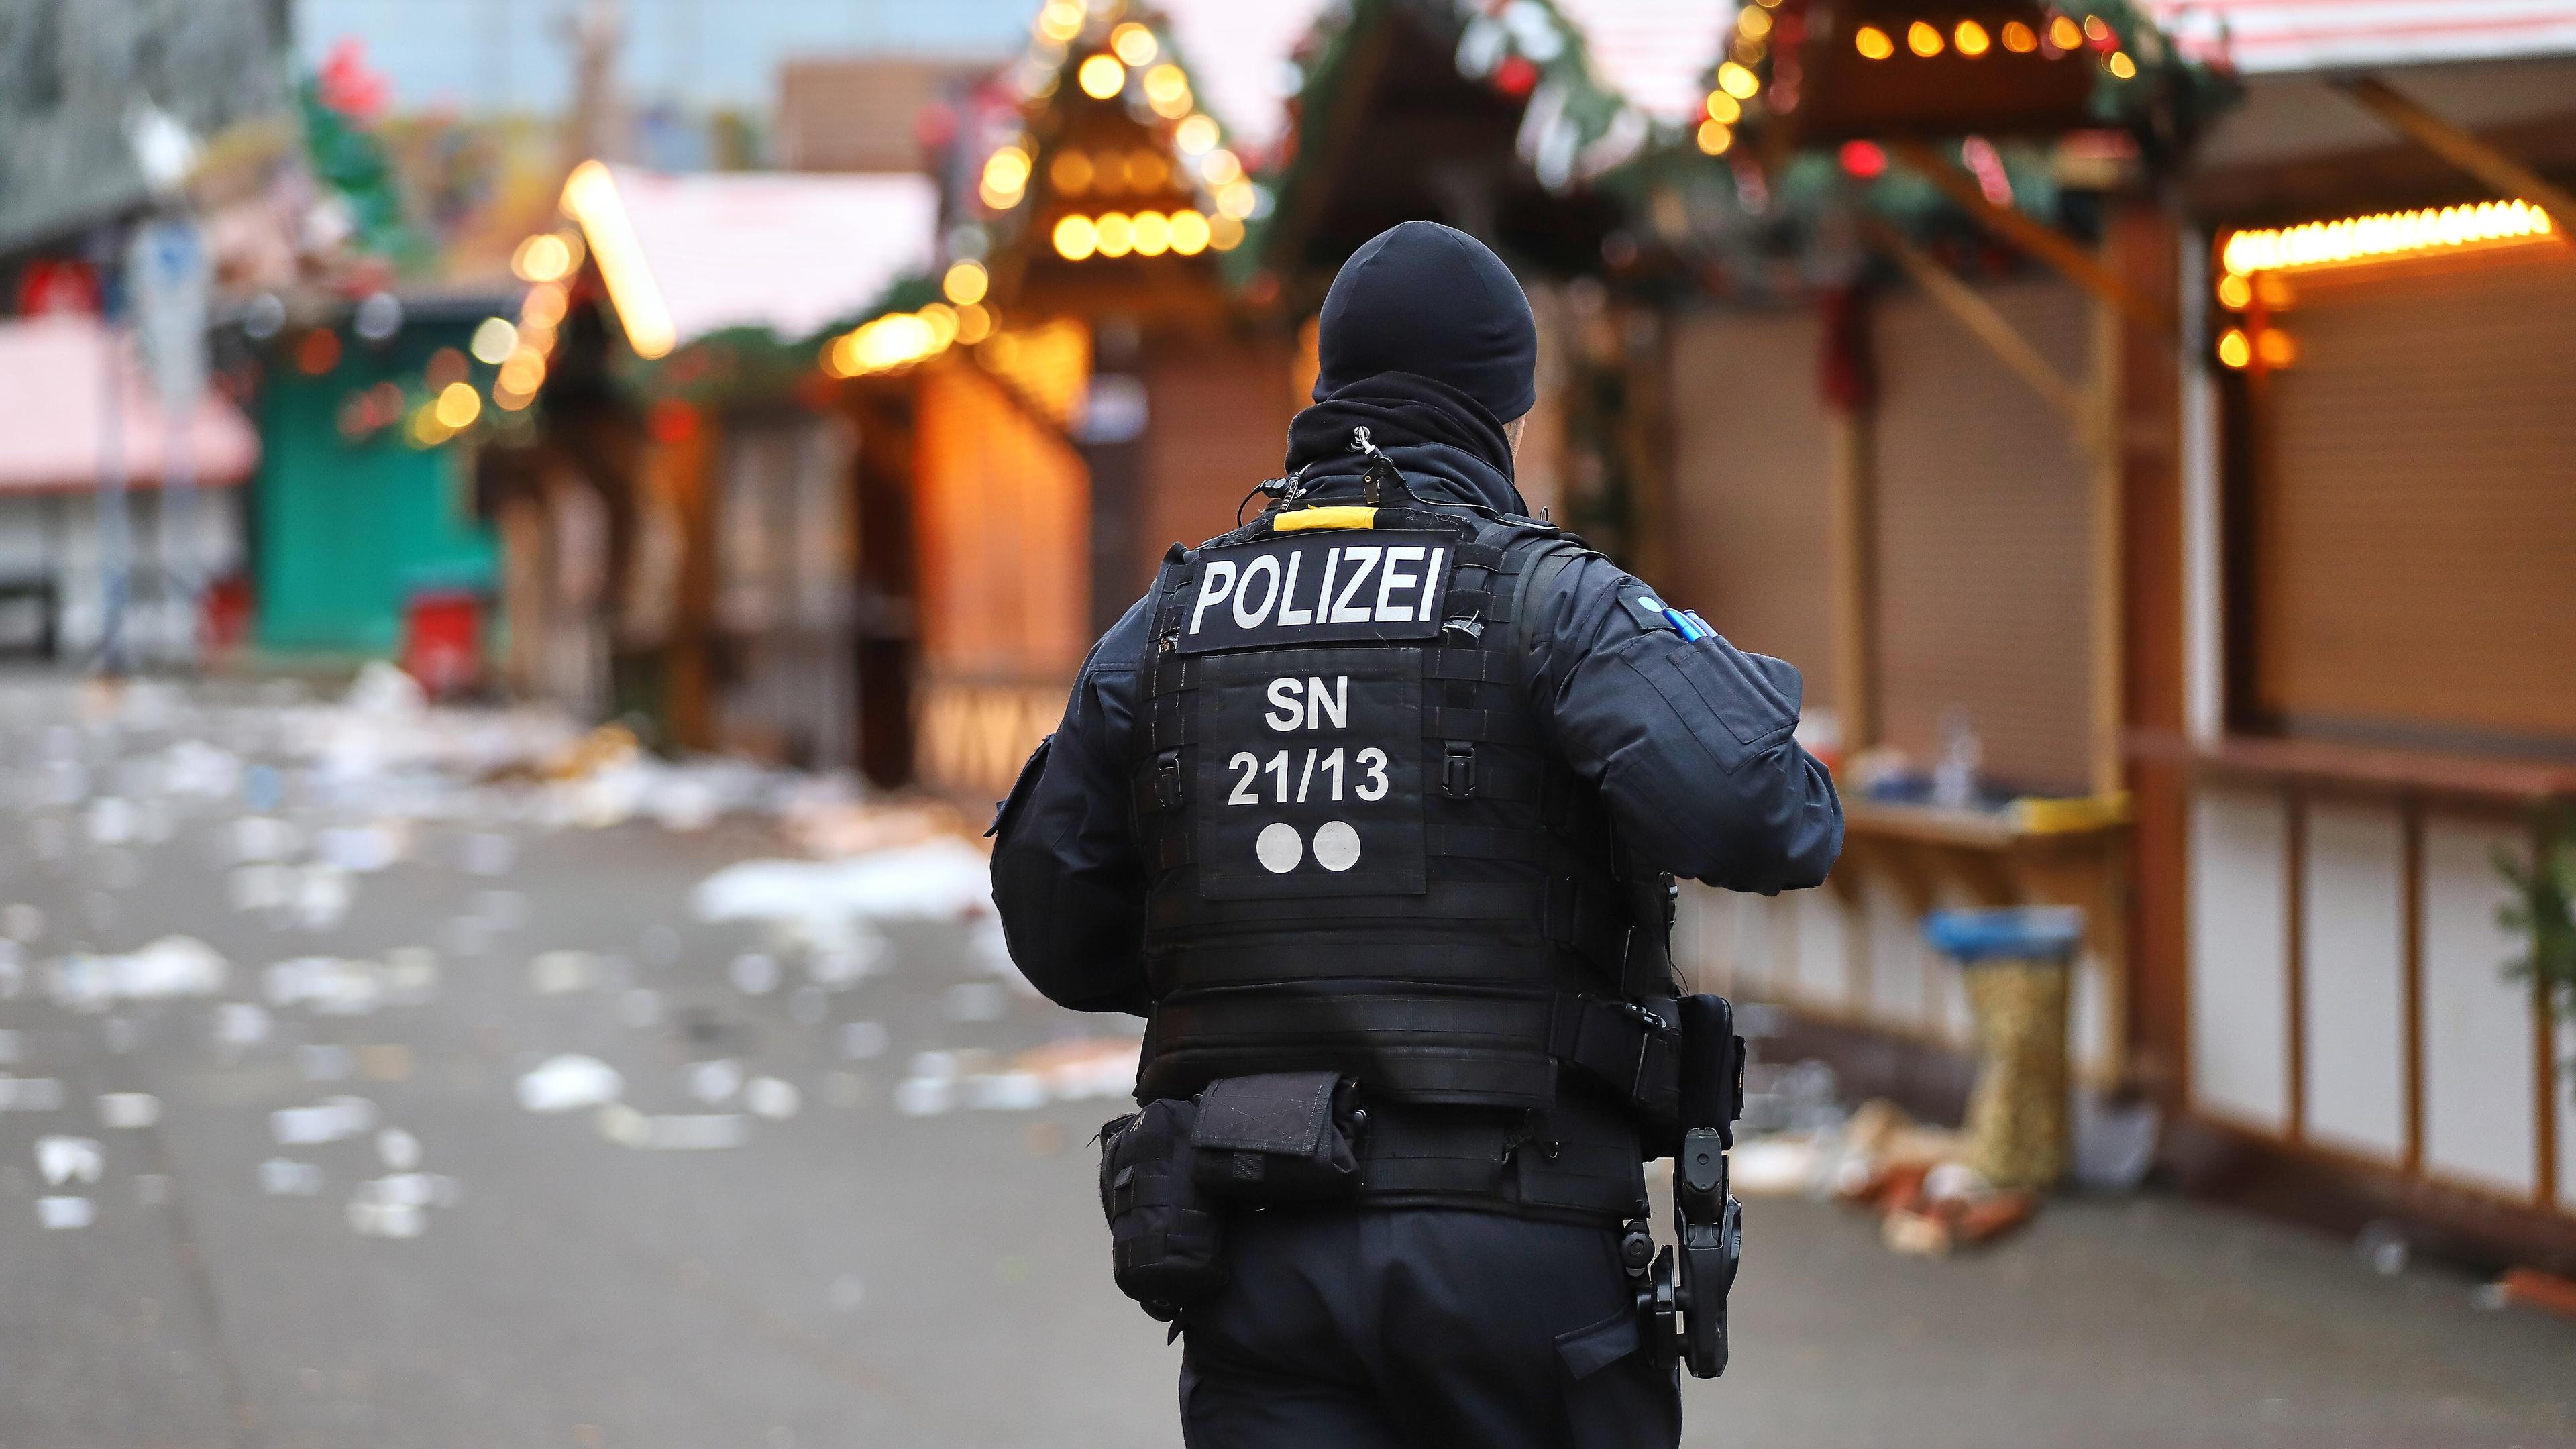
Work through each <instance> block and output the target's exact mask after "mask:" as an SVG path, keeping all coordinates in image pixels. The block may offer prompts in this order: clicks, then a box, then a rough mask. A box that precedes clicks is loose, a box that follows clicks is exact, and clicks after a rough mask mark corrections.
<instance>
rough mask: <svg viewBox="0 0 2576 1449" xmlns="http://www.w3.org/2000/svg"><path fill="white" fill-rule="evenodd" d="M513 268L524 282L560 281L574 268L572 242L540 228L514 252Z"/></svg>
mask: <svg viewBox="0 0 2576 1449" xmlns="http://www.w3.org/2000/svg"><path fill="white" fill-rule="evenodd" d="M510 270H511V271H513V272H515V273H517V274H518V277H519V280H520V281H523V282H560V281H562V280H563V279H564V277H565V276H566V275H567V274H569V273H570V272H571V271H572V246H571V244H570V243H568V242H566V241H565V240H564V239H563V238H562V237H559V236H557V235H555V234H554V233H553V232H550V231H549V232H539V233H538V234H537V235H535V236H532V237H530V238H528V239H527V240H526V241H523V242H521V243H519V249H518V250H517V251H515V252H512V253H511V254H510Z"/></svg>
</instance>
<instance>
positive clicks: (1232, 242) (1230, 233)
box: [1208, 216, 1243, 252]
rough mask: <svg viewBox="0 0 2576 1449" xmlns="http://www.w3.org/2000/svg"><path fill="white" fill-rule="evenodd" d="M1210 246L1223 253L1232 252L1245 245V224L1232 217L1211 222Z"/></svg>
mask: <svg viewBox="0 0 2576 1449" xmlns="http://www.w3.org/2000/svg"><path fill="white" fill-rule="evenodd" d="M1208 245H1209V246H1212V247H1214V248H1216V249H1217V250H1218V251H1221V252H1230V251H1233V250H1234V249H1235V248H1236V247H1239V246H1241V245H1243V223H1242V222H1240V221H1237V220H1236V219H1235V218H1233V217H1230V216H1220V217H1216V218H1214V219H1213V220H1211V221H1209V222H1208Z"/></svg>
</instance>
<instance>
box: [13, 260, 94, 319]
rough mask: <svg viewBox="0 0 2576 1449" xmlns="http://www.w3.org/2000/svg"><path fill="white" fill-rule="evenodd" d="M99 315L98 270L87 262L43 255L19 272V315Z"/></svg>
mask: <svg viewBox="0 0 2576 1449" xmlns="http://www.w3.org/2000/svg"><path fill="white" fill-rule="evenodd" d="M53 313H61V314H65V315H77V316H84V317H94V316H97V315H98V273H97V272H95V271H92V270H91V269H90V265H89V263H87V262H76V261H71V260H69V259H67V258H57V257H40V258H38V259H36V260H35V261H32V262H29V263H27V269H26V270H25V271H23V272H20V273H19V274H18V315H19V316H21V317H43V316H46V315H49V314H53Z"/></svg>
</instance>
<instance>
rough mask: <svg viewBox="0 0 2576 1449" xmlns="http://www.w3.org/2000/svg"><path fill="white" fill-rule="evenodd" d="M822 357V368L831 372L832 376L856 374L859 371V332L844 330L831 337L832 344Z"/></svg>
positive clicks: (853, 375) (851, 375) (854, 375)
mask: <svg viewBox="0 0 2576 1449" xmlns="http://www.w3.org/2000/svg"><path fill="white" fill-rule="evenodd" d="M824 357H825V363H824V370H825V371H827V372H829V373H831V374H832V375H833V376H834V377H856V376H858V375H859V371H860V364H859V334H858V333H856V332H844V333H842V334H841V335H840V336H838V337H836V338H834V339H832V345H831V347H830V349H829V350H828V351H827V352H826V353H825V354H824Z"/></svg>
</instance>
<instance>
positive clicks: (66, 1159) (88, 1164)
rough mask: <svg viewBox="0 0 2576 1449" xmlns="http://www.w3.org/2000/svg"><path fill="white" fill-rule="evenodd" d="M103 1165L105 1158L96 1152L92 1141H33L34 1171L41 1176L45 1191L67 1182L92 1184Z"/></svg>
mask: <svg viewBox="0 0 2576 1449" xmlns="http://www.w3.org/2000/svg"><path fill="white" fill-rule="evenodd" d="M106 1164H107V1156H106V1154H105V1153H103V1152H101V1151H99V1147H98V1139H96V1138H94V1137H39V1138H37V1139H36V1171H37V1172H38V1173H40V1174H42V1175H43V1177H44V1179H45V1186H47V1187H61V1186H62V1185H63V1184H65V1183H68V1182H96V1181H98V1177H99V1173H100V1172H101V1171H102V1170H103V1169H104V1168H105V1167H106Z"/></svg>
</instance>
